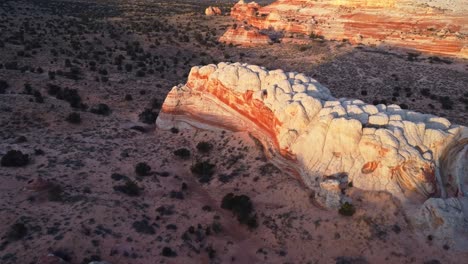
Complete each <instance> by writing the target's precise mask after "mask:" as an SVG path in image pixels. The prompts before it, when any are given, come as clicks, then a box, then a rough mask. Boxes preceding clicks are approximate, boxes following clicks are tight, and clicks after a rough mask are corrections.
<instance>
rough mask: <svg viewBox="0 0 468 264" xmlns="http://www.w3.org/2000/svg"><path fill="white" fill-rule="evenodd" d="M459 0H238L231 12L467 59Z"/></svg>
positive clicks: (467, 19) (279, 27)
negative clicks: (261, 0) (265, 0)
mask: <svg viewBox="0 0 468 264" xmlns="http://www.w3.org/2000/svg"><path fill="white" fill-rule="evenodd" d="M467 6H468V5H467V4H466V1H465V0H453V1H450V3H447V1H443V0H434V1H428V0H415V1H409V0H384V1H377V0H321V1H320V0H318V1H310V0H278V1H276V2H274V3H272V4H271V5H268V6H265V7H260V6H259V5H258V4H256V3H245V2H244V1H243V0H241V1H239V2H238V3H237V4H236V5H235V6H234V7H233V8H232V10H231V16H232V17H234V18H236V19H237V20H240V21H246V22H247V23H248V24H250V25H252V26H254V27H257V28H258V29H268V30H276V31H284V32H290V33H300V34H304V35H309V36H323V37H325V38H326V39H334V40H344V39H346V40H349V41H350V42H352V43H362V44H376V45H388V46H396V47H403V48H409V49H412V50H418V51H421V52H427V53H433V54H441V55H447V56H456V57H461V58H468V35H467V34H468V7H467Z"/></svg>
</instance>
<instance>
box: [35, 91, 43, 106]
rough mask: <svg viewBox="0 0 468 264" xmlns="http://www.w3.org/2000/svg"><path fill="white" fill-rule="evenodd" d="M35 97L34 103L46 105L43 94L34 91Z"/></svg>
mask: <svg viewBox="0 0 468 264" xmlns="http://www.w3.org/2000/svg"><path fill="white" fill-rule="evenodd" d="M33 96H34V101H35V102H36V103H39V104H42V103H44V97H42V94H41V92H39V91H38V90H34V91H33Z"/></svg>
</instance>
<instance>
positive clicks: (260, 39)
mask: <svg viewBox="0 0 468 264" xmlns="http://www.w3.org/2000/svg"><path fill="white" fill-rule="evenodd" d="M219 42H223V43H227V44H236V45H242V46H257V45H266V44H269V43H271V42H272V41H271V39H270V37H269V36H268V35H265V34H262V33H261V32H259V30H258V29H256V28H253V27H245V26H237V27H231V28H230V29H228V30H227V31H226V32H225V33H224V34H223V35H222V36H221V37H220V38H219Z"/></svg>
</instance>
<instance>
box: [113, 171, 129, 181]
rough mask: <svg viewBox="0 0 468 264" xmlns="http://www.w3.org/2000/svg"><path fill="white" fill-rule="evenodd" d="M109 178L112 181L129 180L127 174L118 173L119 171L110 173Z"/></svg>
mask: <svg viewBox="0 0 468 264" xmlns="http://www.w3.org/2000/svg"><path fill="white" fill-rule="evenodd" d="M111 178H112V180H114V181H120V180H129V178H128V177H127V176H125V175H122V174H119V173H112V175H111Z"/></svg>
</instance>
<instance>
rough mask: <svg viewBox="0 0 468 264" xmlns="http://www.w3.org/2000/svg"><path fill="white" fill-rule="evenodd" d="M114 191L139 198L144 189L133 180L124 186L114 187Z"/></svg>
mask: <svg viewBox="0 0 468 264" xmlns="http://www.w3.org/2000/svg"><path fill="white" fill-rule="evenodd" d="M114 191H116V192H121V193H124V194H126V195H128V196H139V195H140V194H141V191H142V188H140V187H139V186H138V184H137V183H136V182H134V181H132V180H128V179H127V180H126V181H125V184H124V185H117V186H114Z"/></svg>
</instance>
